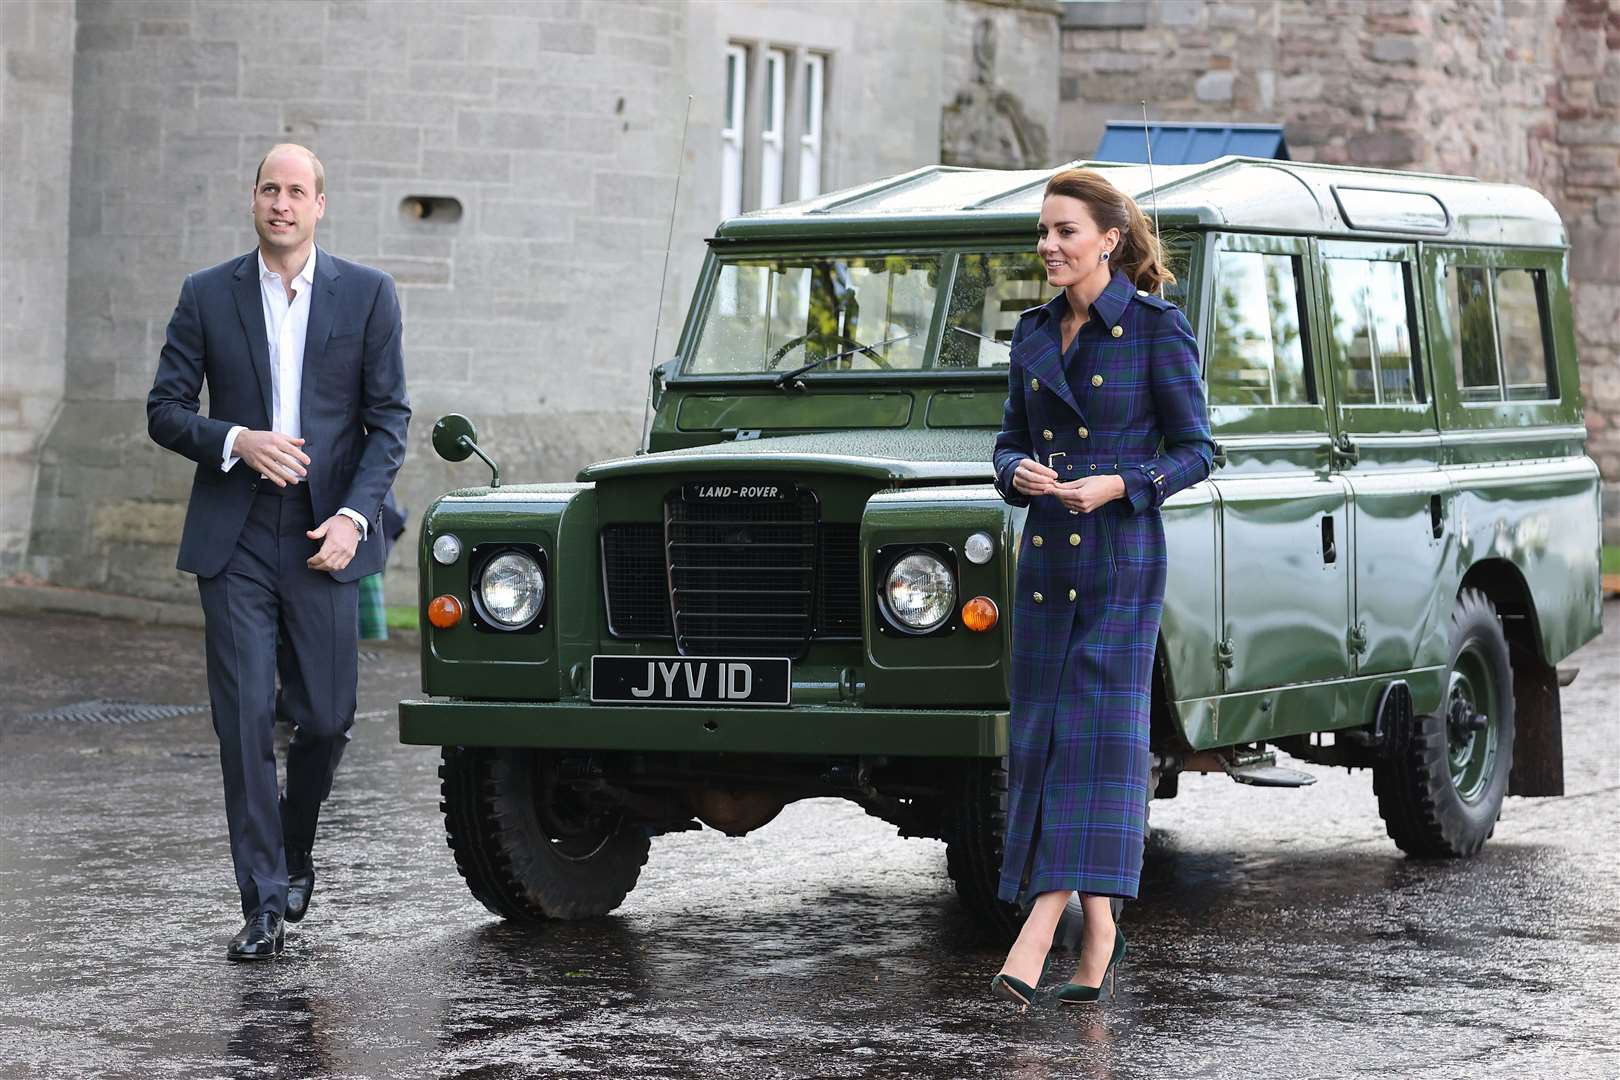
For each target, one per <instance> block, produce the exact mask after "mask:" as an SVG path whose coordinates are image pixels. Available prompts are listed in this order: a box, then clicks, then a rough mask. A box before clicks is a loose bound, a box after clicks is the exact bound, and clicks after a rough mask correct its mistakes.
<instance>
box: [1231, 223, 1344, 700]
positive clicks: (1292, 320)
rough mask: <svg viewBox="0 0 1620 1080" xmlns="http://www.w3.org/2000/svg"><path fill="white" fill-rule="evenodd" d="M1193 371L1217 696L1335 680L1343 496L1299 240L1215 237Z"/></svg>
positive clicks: (1306, 257) (1340, 636) (1306, 248)
mask: <svg viewBox="0 0 1620 1080" xmlns="http://www.w3.org/2000/svg"><path fill="white" fill-rule="evenodd" d="M1211 254H1212V265H1211V269H1212V271H1213V272H1212V274H1211V282H1210V287H1209V291H1208V293H1207V296H1208V308H1209V315H1208V319H1207V326H1208V328H1209V329H1208V333H1207V336H1206V338H1205V340H1206V341H1207V342H1208V345H1207V347H1206V349H1205V353H1206V361H1205V370H1206V372H1207V379H1208V383H1209V401H1210V419H1211V421H1212V423H1213V426H1214V432H1215V438H1216V441H1217V442H1218V443H1219V445H1220V448H1221V452H1222V454H1223V455H1224V458H1225V464H1224V465H1223V466H1222V467H1220V468H1218V469H1217V470H1216V471H1215V473H1214V477H1213V486H1214V488H1215V489H1216V492H1217V494H1218V496H1219V504H1220V530H1221V536H1220V545H1221V588H1222V602H1221V635H1220V641H1219V644H1218V646H1217V662H1218V663H1219V664H1220V665H1221V666H1222V667H1223V668H1224V669H1225V678H1224V690H1225V692H1226V693H1228V694H1232V693H1242V692H1245V691H1254V690H1264V689H1269V688H1273V687H1282V686H1290V685H1295V684H1300V683H1313V682H1323V681H1326V680H1332V679H1341V678H1344V677H1345V676H1346V675H1347V674H1348V673H1349V669H1350V658H1349V652H1348V648H1347V644H1346V628H1347V626H1348V625H1349V603H1350V574H1349V572H1348V566H1347V560H1346V558H1345V553H1344V540H1345V529H1346V524H1347V522H1346V518H1345V514H1346V498H1345V492H1346V488H1345V484H1344V481H1343V479H1342V478H1341V477H1340V476H1339V475H1338V474H1337V473H1336V472H1335V471H1334V470H1333V469H1332V467H1331V461H1330V451H1331V448H1332V445H1333V444H1332V439H1331V425H1330V423H1329V415H1328V410H1327V404H1326V395H1325V394H1323V393H1322V390H1321V387H1322V382H1321V374H1320V370H1319V368H1320V365H1319V360H1318V357H1317V355H1316V354H1317V352H1318V347H1317V344H1316V342H1315V341H1314V340H1313V331H1312V327H1311V325H1310V321H1309V319H1310V312H1311V311H1312V310H1313V308H1314V303H1313V301H1312V289H1313V283H1312V280H1311V276H1310V273H1309V266H1310V245H1309V241H1307V240H1304V239H1300V238H1295V237H1261V236H1240V235H1217V236H1215V237H1214V238H1213V243H1212V251H1211Z"/></svg>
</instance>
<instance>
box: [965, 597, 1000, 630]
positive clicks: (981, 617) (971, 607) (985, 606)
mask: <svg viewBox="0 0 1620 1080" xmlns="http://www.w3.org/2000/svg"><path fill="white" fill-rule="evenodd" d="M1000 617H1001V612H999V611H997V610H996V602H995V601H994V600H992V599H990V598H989V597H988V596H975V597H974V598H973V599H971V600H969V601H968V602H967V603H965V604H963V605H962V625H963V626H965V627H967V628H968V629H969V630H972V631H973V632H974V633H976V634H982V633H984V632H985V631H986V630H989V629H991V628H992V627H994V626H995V625H996V620H997V619H999V618H1000Z"/></svg>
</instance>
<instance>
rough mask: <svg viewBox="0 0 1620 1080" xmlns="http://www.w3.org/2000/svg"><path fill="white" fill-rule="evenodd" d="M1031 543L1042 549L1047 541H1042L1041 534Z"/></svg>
mask: <svg viewBox="0 0 1620 1080" xmlns="http://www.w3.org/2000/svg"><path fill="white" fill-rule="evenodd" d="M1030 543H1032V544H1034V545H1035V546H1036V547H1040V546H1041V545H1042V544H1044V543H1046V541H1045V540H1042V539H1041V538H1040V535H1039V534H1036V536H1035V538H1034V539H1033V540H1031V541H1030Z"/></svg>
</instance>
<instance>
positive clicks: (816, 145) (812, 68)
mask: <svg viewBox="0 0 1620 1080" xmlns="http://www.w3.org/2000/svg"><path fill="white" fill-rule="evenodd" d="M799 96H800V97H801V98H802V99H803V101H804V131H803V132H802V133H801V134H800V135H799V198H801V199H811V198H814V197H815V196H817V195H820V194H821V141H822V140H821V131H822V126H821V122H822V112H823V110H824V109H825V108H826V101H827V58H826V57H825V56H822V55H821V54H820V53H806V54H805V57H804V78H803V81H802V82H801V83H800V84H799Z"/></svg>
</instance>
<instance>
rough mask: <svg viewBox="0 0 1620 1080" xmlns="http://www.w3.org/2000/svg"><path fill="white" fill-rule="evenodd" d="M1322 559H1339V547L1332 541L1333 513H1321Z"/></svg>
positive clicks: (1330, 561) (1329, 561) (1331, 561)
mask: <svg viewBox="0 0 1620 1080" xmlns="http://www.w3.org/2000/svg"><path fill="white" fill-rule="evenodd" d="M1322 561H1323V562H1324V563H1334V562H1338V561H1339V549H1338V547H1337V546H1336V545H1335V544H1334V542H1333V515H1332V514H1323V515H1322Z"/></svg>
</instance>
